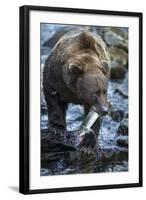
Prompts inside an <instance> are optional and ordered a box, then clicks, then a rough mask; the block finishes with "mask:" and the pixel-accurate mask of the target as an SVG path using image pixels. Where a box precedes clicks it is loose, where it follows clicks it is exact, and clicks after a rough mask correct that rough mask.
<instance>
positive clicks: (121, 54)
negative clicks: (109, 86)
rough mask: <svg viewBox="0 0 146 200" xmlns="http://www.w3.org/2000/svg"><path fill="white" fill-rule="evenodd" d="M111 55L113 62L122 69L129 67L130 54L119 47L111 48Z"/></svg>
mask: <svg viewBox="0 0 146 200" xmlns="http://www.w3.org/2000/svg"><path fill="white" fill-rule="evenodd" d="M109 53H110V57H111V60H113V61H115V62H117V63H118V64H119V65H120V66H121V67H125V66H127V63H128V54H127V52H126V51H124V50H123V49H121V48H118V47H113V46H112V47H110V48H109Z"/></svg>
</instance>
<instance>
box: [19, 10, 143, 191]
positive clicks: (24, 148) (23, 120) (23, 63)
mask: <svg viewBox="0 0 146 200" xmlns="http://www.w3.org/2000/svg"><path fill="white" fill-rule="evenodd" d="M31 10H37V11H44V12H47V11H48V12H51V11H56V12H67V13H84V14H97V15H99V14H100V15H112V16H127V17H129V16H130V17H138V18H139V182H138V183H129V184H118V185H115V184H114V185H101V186H99V185H97V186H81V187H68V188H53V189H49V188H48V189H34V190H30V188H29V177H30V174H29V159H30V157H29V149H30V147H29V127H30V123H29V108H30V106H31V105H30V103H29V92H30V90H29V83H30V80H29V59H30V57H29V43H30V39H29V13H30V11H31ZM19 17H20V21H19V23H20V24H19V27H20V32H19V33H20V134H19V139H20V146H19V147H20V149H19V151H20V152H19V155H20V158H19V159H20V174H19V177H20V179H19V187H20V189H19V191H20V193H22V194H36V193H52V192H67V191H83V190H98V189H114V188H130V187H141V186H142V44H143V41H142V20H143V15H142V13H138V12H123V11H107V10H89V9H74V8H62V7H60V8H57V7H44V6H22V7H20V16H19Z"/></svg>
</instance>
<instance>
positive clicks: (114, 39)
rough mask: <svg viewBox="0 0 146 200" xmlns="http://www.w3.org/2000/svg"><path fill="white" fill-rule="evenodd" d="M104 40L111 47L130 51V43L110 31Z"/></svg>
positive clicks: (106, 33)
mask: <svg viewBox="0 0 146 200" xmlns="http://www.w3.org/2000/svg"><path fill="white" fill-rule="evenodd" d="M104 40H105V42H106V44H107V45H109V46H117V47H120V48H122V49H125V50H127V51H128V42H127V40H125V39H124V38H123V37H121V36H120V35H118V34H116V33H115V32H113V31H111V30H109V31H107V32H105V34H104Z"/></svg>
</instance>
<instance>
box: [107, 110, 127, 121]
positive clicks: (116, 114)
mask: <svg viewBox="0 0 146 200" xmlns="http://www.w3.org/2000/svg"><path fill="white" fill-rule="evenodd" d="M110 116H111V118H112V119H113V120H114V121H117V122H120V121H121V120H122V119H123V117H124V111H123V110H115V111H111V113H110Z"/></svg>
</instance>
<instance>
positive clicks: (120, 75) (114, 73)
mask: <svg viewBox="0 0 146 200" xmlns="http://www.w3.org/2000/svg"><path fill="white" fill-rule="evenodd" d="M125 73H126V69H125V68H124V67H122V66H121V65H120V64H119V63H117V62H116V61H111V76H110V78H111V79H124V77H125Z"/></svg>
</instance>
